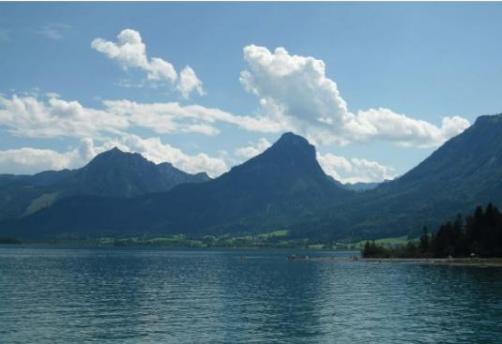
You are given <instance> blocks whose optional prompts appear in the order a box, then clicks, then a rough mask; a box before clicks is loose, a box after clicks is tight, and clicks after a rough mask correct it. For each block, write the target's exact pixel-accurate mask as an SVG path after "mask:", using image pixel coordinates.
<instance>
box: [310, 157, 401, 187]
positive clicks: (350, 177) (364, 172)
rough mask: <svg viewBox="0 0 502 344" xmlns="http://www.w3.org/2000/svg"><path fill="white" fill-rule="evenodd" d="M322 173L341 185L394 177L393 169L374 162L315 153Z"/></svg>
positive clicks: (378, 180)
mask: <svg viewBox="0 0 502 344" xmlns="http://www.w3.org/2000/svg"><path fill="white" fill-rule="evenodd" d="M317 160H318V161H319V164H320V165H321V167H322V168H323V170H324V172H325V173H326V174H328V175H330V176H332V177H333V178H335V179H336V180H338V181H339V182H342V183H357V182H364V183H370V182H382V181H384V180H389V179H393V178H395V177H396V172H395V170H394V168H392V167H389V166H385V165H382V164H380V163H378V162H376V161H371V160H366V159H359V158H350V159H348V158H345V157H343V156H338V155H335V154H331V153H327V154H320V153H317Z"/></svg>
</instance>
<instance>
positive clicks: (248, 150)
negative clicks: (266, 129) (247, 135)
mask: <svg viewBox="0 0 502 344" xmlns="http://www.w3.org/2000/svg"><path fill="white" fill-rule="evenodd" d="M271 145H272V144H271V143H270V142H269V141H268V140H267V139H266V138H264V137H262V138H260V139H259V140H258V141H257V142H256V143H251V144H250V145H249V146H244V147H239V148H236V149H235V155H236V156H238V157H239V158H244V159H250V158H252V157H254V156H257V155H258V154H260V153H262V152H263V151H265V150H266V149H267V148H269V147H270V146H271Z"/></svg>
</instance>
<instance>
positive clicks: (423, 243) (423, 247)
mask: <svg viewBox="0 0 502 344" xmlns="http://www.w3.org/2000/svg"><path fill="white" fill-rule="evenodd" d="M429 246H430V245H429V230H428V229H427V226H424V228H423V229H422V235H421V236H420V244H419V246H418V247H419V249H420V252H421V253H422V254H426V253H427V252H429Z"/></svg>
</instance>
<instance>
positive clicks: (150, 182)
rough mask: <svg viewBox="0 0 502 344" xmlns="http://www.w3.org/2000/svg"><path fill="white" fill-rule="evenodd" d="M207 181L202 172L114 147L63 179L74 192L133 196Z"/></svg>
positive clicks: (207, 178)
mask: <svg viewBox="0 0 502 344" xmlns="http://www.w3.org/2000/svg"><path fill="white" fill-rule="evenodd" d="M207 180H209V177H208V176H207V175H206V174H205V173H201V174H197V175H191V174H188V173H185V172H183V171H181V170H178V169H177V168H175V167H174V166H172V165H171V164H170V163H161V164H159V165H156V164H155V163H153V162H151V161H149V160H147V159H145V158H144V157H143V156H141V154H138V153H126V152H122V151H120V150H119V149H118V148H113V149H111V150H109V151H107V152H104V153H101V154H99V155H97V156H96V157H95V158H94V159H93V160H91V161H90V162H89V163H88V164H87V165H86V166H84V167H83V168H81V169H79V170H76V172H75V174H74V176H73V178H69V179H68V180H66V181H65V182H66V183H67V185H68V186H69V187H70V188H71V189H72V191H73V193H74V194H89V195H97V196H111V197H134V196H139V195H143V194H147V193H152V192H162V191H167V190H169V189H171V188H172V187H174V186H176V185H178V184H182V183H194V182H204V181H207Z"/></svg>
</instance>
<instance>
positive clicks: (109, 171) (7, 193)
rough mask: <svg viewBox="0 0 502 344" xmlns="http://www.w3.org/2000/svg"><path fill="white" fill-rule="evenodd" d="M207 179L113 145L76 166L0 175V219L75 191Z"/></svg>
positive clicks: (116, 193) (115, 191)
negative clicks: (19, 174)
mask: <svg viewBox="0 0 502 344" xmlns="http://www.w3.org/2000/svg"><path fill="white" fill-rule="evenodd" d="M207 180H209V177H208V176H207V175H206V174H205V173H200V174H196V175H192V174H188V173H185V172H183V171H181V170H179V169H177V168H175V167H173V166H172V165H171V164H169V163H161V164H158V165H156V164H154V163H153V162H151V161H148V160H146V159H145V158H143V157H142V156H141V155H140V154H137V153H126V152H122V151H120V150H119V149H117V148H114V149H112V150H109V151H107V152H104V153H101V154H99V155H97V156H96V157H95V158H94V159H92V160H91V161H90V162H89V163H88V164H87V165H85V166H84V167H82V168H80V169H76V170H62V171H45V172H41V173H38V174H35V175H32V176H15V175H0V219H5V218H13V217H19V216H25V215H30V214H32V213H34V212H36V211H38V210H40V209H42V208H46V207H48V206H51V205H52V204H53V203H54V202H55V201H56V200H58V199H64V198H66V197H70V196H75V195H96V196H110V197H134V196H139V195H143V194H146V193H152V192H162V191H167V190H170V189H171V188H173V187H174V186H176V185H178V184H182V183H198V182H204V181H207Z"/></svg>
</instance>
